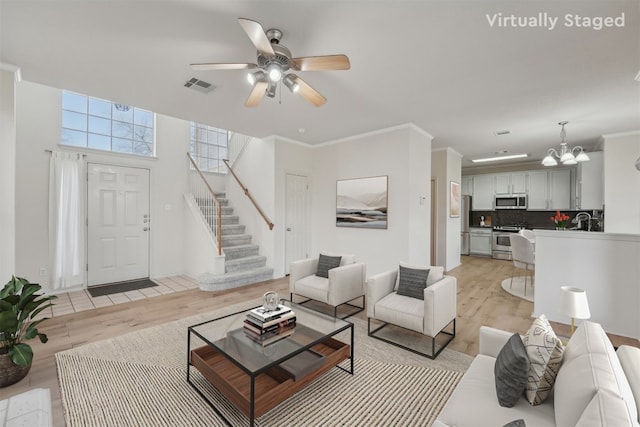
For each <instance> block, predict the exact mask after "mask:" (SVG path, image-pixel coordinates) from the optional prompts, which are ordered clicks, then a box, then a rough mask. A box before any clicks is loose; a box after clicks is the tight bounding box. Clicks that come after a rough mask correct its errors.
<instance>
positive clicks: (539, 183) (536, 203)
mask: <svg viewBox="0 0 640 427" xmlns="http://www.w3.org/2000/svg"><path fill="white" fill-rule="evenodd" d="M547 175H548V173H547V171H546V170H541V171H530V172H529V192H528V196H527V197H528V200H527V209H529V210H532V211H533V210H547V209H549V183H548V179H547Z"/></svg>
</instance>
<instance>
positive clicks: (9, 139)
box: [0, 68, 36, 286]
mask: <svg viewBox="0 0 640 427" xmlns="http://www.w3.org/2000/svg"><path fill="white" fill-rule="evenodd" d="M14 82H15V72H14V71H9V70H5V69H2V68H0V201H1V202H0V242H1V244H0V286H3V285H4V284H5V283H6V282H7V281H9V279H10V278H11V275H13V274H14V273H15V272H16V271H15V268H16V209H15V207H16V205H15V200H16V191H15V179H16V178H15V176H16V163H15V159H16V123H15V119H16V115H15V88H14ZM33 281H34V282H35V281H36V280H33Z"/></svg>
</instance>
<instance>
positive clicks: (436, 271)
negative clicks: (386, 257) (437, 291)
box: [393, 261, 444, 291]
mask: <svg viewBox="0 0 640 427" xmlns="http://www.w3.org/2000/svg"><path fill="white" fill-rule="evenodd" d="M400 266H402V267H407V268H417V269H427V268H428V269H429V276H428V277H427V286H431V285H433V284H434V283H436V282H439V281H440V280H442V278H443V277H444V267H442V266H434V265H430V266H424V265H416V264H408V263H406V262H402V261H400ZM399 282H400V275H397V276H396V283H395V287H394V288H393V290H394V291H397V290H398V285H399Z"/></svg>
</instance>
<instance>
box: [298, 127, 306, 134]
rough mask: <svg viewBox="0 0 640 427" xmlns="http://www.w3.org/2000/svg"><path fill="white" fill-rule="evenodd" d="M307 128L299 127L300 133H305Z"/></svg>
mask: <svg viewBox="0 0 640 427" xmlns="http://www.w3.org/2000/svg"><path fill="white" fill-rule="evenodd" d="M306 131H307V130H306V129H305V128H298V133H305V132H306Z"/></svg>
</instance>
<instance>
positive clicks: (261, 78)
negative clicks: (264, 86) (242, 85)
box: [247, 71, 267, 86]
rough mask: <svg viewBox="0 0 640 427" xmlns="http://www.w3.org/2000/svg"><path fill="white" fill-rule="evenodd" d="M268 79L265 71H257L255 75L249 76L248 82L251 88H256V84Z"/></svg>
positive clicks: (250, 74) (249, 74)
mask: <svg viewBox="0 0 640 427" xmlns="http://www.w3.org/2000/svg"><path fill="white" fill-rule="evenodd" d="M266 77H267V75H266V74H265V73H264V71H256V72H255V73H248V74H247V81H248V82H249V84H250V85H251V86H254V85H255V84H256V82H263V81H265V79H266Z"/></svg>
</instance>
